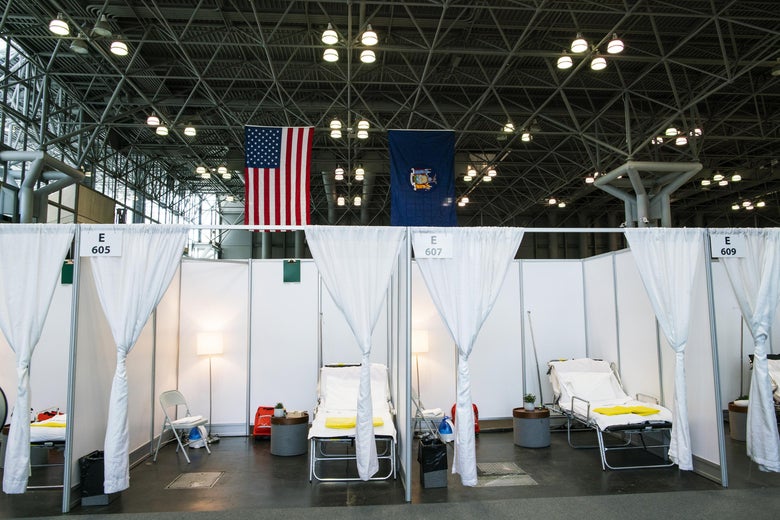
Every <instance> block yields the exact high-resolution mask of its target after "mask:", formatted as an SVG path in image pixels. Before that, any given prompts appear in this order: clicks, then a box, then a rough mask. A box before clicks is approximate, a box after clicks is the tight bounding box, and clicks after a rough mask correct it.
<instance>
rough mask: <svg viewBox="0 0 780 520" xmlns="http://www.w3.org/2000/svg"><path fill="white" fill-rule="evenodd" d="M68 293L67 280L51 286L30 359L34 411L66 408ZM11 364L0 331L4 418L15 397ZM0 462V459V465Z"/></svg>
mask: <svg viewBox="0 0 780 520" xmlns="http://www.w3.org/2000/svg"><path fill="white" fill-rule="evenodd" d="M72 294H73V286H71V285H70V284H68V285H62V284H59V283H58V284H57V286H56V287H55V289H54V295H53V297H52V301H51V306H50V307H49V313H48V314H47V315H46V323H45V324H44V326H43V331H42V332H41V340H40V341H39V342H38V346H36V347H35V351H34V352H33V356H32V359H31V361H30V398H31V401H30V406H31V407H32V409H33V411H35V412H38V411H41V410H45V409H48V408H59V409H60V411H62V412H65V411H66V407H67V404H68V403H67V387H68V352H69V350H70V328H71V327H70V321H71V318H70V311H71V301H72V299H73V297H72ZM15 367H16V361H15V354H14V351H13V350H11V347H10V346H8V342H6V340H5V337H4V336H3V335H2V334H0V388H2V389H3V392H4V393H5V396H6V398H7V399H8V415H9V419H8V422H10V414H11V411H12V410H13V407H14V404H15V400H16V385H17V377H16V368H15ZM2 464H3V461H2V460H0V467H2Z"/></svg>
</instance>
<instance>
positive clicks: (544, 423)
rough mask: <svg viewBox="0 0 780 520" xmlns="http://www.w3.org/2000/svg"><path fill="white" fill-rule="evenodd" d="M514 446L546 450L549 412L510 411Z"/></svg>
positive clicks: (548, 436)
mask: <svg viewBox="0 0 780 520" xmlns="http://www.w3.org/2000/svg"><path fill="white" fill-rule="evenodd" d="M512 417H513V423H514V424H513V425H514V434H515V444H516V445H517V446H522V447H523V448H546V447H547V446H549V445H550V410H549V409H547V408H536V409H534V410H526V409H524V408H515V409H513V410H512Z"/></svg>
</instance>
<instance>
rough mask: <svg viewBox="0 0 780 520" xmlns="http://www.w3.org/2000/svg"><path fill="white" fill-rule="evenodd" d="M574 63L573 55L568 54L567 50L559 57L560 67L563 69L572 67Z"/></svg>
mask: <svg viewBox="0 0 780 520" xmlns="http://www.w3.org/2000/svg"><path fill="white" fill-rule="evenodd" d="M572 65H574V62H573V61H572V59H571V56H569V55H568V54H566V51H563V54H561V56H560V57H559V58H558V68H559V69H562V70H565V69H570V68H571V66H572Z"/></svg>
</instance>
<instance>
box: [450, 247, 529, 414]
mask: <svg viewBox="0 0 780 520" xmlns="http://www.w3.org/2000/svg"><path fill="white" fill-rule="evenodd" d="M522 337H523V335H522V310H521V308H520V268H519V262H512V263H511V264H510V266H509V270H508V271H507V275H506V279H505V280H504V285H503V286H502V288H501V292H499V293H498V298H496V303H495V305H494V306H493V310H492V311H491V313H490V315H488V317H487V319H486V320H485V323H484V324H483V325H482V329H481V330H480V331H479V336H477V341H476V342H475V344H474V349H473V350H472V352H471V356H470V357H469V366H470V368H471V382H472V383H471V397H472V399H473V401H474V403H476V404H477V406H478V407H479V417H480V419H491V418H499V417H500V418H504V417H512V409H513V408H517V407H518V406H523V379H522V377H521V375H522V373H523V349H522V344H521V340H522ZM453 397H454V395H453ZM452 402H453V403H454V402H455V401H454V399H453V401H452Z"/></svg>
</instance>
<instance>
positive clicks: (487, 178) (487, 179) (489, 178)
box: [482, 175, 493, 182]
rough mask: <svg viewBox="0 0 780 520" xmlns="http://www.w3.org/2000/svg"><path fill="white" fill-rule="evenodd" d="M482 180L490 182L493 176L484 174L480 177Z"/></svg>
mask: <svg viewBox="0 0 780 520" xmlns="http://www.w3.org/2000/svg"><path fill="white" fill-rule="evenodd" d="M482 180H483V181H484V182H492V181H493V177H491V176H490V175H485V176H483V177H482Z"/></svg>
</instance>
